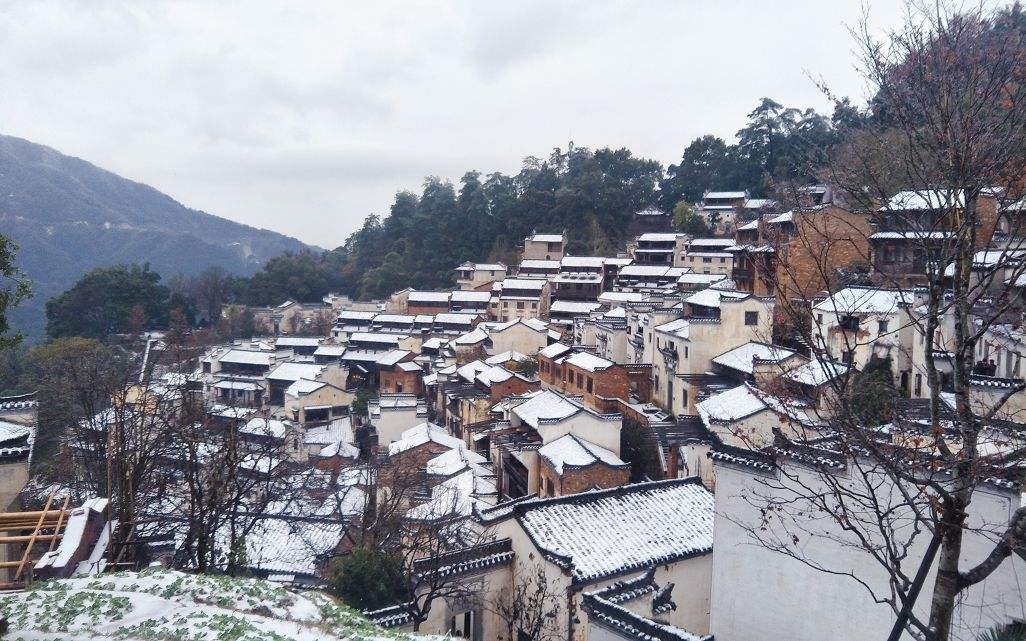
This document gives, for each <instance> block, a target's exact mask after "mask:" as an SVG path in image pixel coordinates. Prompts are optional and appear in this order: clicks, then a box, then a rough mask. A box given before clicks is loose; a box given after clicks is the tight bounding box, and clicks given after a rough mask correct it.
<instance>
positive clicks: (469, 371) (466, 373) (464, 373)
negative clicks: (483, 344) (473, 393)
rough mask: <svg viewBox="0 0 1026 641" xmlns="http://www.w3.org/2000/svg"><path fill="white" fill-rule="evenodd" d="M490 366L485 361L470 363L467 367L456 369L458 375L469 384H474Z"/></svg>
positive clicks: (462, 366)
mask: <svg viewBox="0 0 1026 641" xmlns="http://www.w3.org/2000/svg"><path fill="white" fill-rule="evenodd" d="M489 367H490V366H489V365H488V364H486V363H485V362H483V361H479V360H477V361H470V362H469V363H467V364H466V365H461V366H460V367H458V368H456V375H457V376H459V377H460V378H462V379H463V380H465V381H466V382H468V383H473V382H474V381H475V380H476V379H477V375H478V374H480V373H481V372H483V371H485V370H487V369H488V368H489Z"/></svg>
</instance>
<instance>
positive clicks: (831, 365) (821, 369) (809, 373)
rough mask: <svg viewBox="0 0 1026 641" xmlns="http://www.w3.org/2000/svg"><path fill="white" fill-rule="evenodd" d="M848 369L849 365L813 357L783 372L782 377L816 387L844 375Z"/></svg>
mask: <svg viewBox="0 0 1026 641" xmlns="http://www.w3.org/2000/svg"><path fill="white" fill-rule="evenodd" d="M850 369H851V367H850V366H848V365H845V364H843V363H838V362H837V361H830V360H826V359H820V358H814V359H812V360H811V361H809V362H808V363H805V364H804V365H800V366H798V367H796V368H794V369H793V370H791V371H789V372H788V373H786V374H784V378H786V379H788V380H791V381H794V382H795V383H800V384H802V385H811V386H812V387H818V386H820V385H823V384H824V383H829V382H830V381H832V380H834V379H835V378H837V377H839V376H844V375H845V374H847V373H848V371H849V370H850Z"/></svg>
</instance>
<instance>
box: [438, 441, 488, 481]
mask: <svg viewBox="0 0 1026 641" xmlns="http://www.w3.org/2000/svg"><path fill="white" fill-rule="evenodd" d="M487 462H488V459H487V458H485V457H484V456H481V455H480V454H478V453H477V452H475V451H473V450H468V449H466V448H462V447H457V448H454V449H451V450H449V451H447V452H443V453H442V454H439V455H438V456H436V457H434V458H432V459H428V462H427V463H426V464H425V466H424V470H425V471H426V472H427V473H428V474H437V475H439V476H452V475H453V474H455V473H456V472H459V471H460V470H462V469H464V468H466V467H467V466H468V465H470V464H471V463H473V464H475V465H484V464H485V463H487Z"/></svg>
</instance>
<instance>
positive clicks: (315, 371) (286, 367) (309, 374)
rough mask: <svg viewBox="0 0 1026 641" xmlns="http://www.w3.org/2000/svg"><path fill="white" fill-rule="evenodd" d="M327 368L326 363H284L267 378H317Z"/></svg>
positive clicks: (293, 379)
mask: <svg viewBox="0 0 1026 641" xmlns="http://www.w3.org/2000/svg"><path fill="white" fill-rule="evenodd" d="M325 369H327V366H326V365H317V364H314V363H282V364H280V365H278V366H277V367H275V368H274V369H272V370H271V371H270V372H268V373H267V378H269V379H274V380H278V381H298V380H299V379H301V378H308V379H315V378H317V377H318V376H320V375H321V373H322V372H324V370H325Z"/></svg>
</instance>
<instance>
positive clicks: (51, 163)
mask: <svg viewBox="0 0 1026 641" xmlns="http://www.w3.org/2000/svg"><path fill="white" fill-rule="evenodd" d="M0 233H2V234H5V235H7V236H9V237H11V238H13V239H14V241H15V242H16V243H17V244H18V246H19V247H20V249H19V251H18V264H19V265H20V267H21V268H22V269H23V270H24V271H25V272H26V273H27V274H28V276H29V277H30V278H31V279H32V281H33V289H34V291H35V295H34V296H33V298H32V299H31V300H29V301H27V302H25V303H23V304H22V306H21V307H20V308H19V309H18V310H16V311H15V312H14V314H12V320H13V322H14V325H15V327H17V328H18V329H20V330H21V331H23V332H24V333H25V334H26V335H27V336H28V337H29V338H30V339H39V338H42V336H43V334H44V328H45V319H44V317H43V308H44V305H45V304H46V301H47V300H49V299H50V298H51V297H53V296H54V295H56V294H59V293H61V292H62V291H64V290H65V289H67V288H68V287H70V286H71V285H72V284H73V283H74V282H75V281H76V280H78V278H79V277H81V276H82V274H84V273H85V272H87V271H89V270H90V269H92V268H93V267H99V266H104V265H114V264H118V263H144V262H148V263H149V264H150V266H151V267H152V268H153V269H154V270H155V271H157V272H159V273H160V274H161V275H163V276H164V277H165V278H169V277H171V276H174V275H176V274H195V273H198V272H201V271H203V270H204V269H206V268H208V267H211V266H214V265H219V266H221V267H223V268H224V269H226V270H227V271H229V272H232V273H236V274H242V275H248V274H251V273H253V272H254V271H256V270H257V269H258V268H259V267H260V266H261V265H262V264H263V263H264V262H266V261H267V260H268V259H269V258H272V257H274V256H277V255H279V254H283V253H285V252H299V251H303V250H308V249H311V248H310V247H308V246H307V245H304V244H303V243H301V242H300V241H298V240H296V239H294V238H290V237H288V236H285V235H282V234H278V233H276V232H272V231H268V230H266V229H257V228H255V227H250V226H248V225H242V224H239V223H235V222H232V221H230V220H225V219H224V218H219V217H217V216H212V215H210V214H207V213H205V212H202V211H197V210H195V209H189V208H188V207H185V206H184V205H182V204H181V203H179V202H178V201H176V200H174V199H173V198H171V197H170V196H167V195H165V194H162V193H161V192H159V191H157V190H156V189H153V188H152V187H149V186H147V185H143V184H141V183H137V182H133V181H131V180H127V179H125V178H122V177H120V176H118V175H116V174H112V173H111V172H109V171H105V170H103V169H100V168H99V167H96V166H95V165H92V164H90V163H88V162H86V161H84V160H80V159H78V158H72V157H70V156H65V155H63V154H61V153H60V152H58V151H55V150H53V149H51V148H49V147H45V146H43V145H38V144H35V143H32V142H29V141H27V140H22V139H21V138H13V137H10V136H2V135H0Z"/></svg>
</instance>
